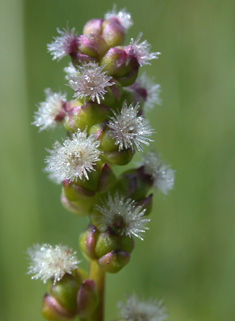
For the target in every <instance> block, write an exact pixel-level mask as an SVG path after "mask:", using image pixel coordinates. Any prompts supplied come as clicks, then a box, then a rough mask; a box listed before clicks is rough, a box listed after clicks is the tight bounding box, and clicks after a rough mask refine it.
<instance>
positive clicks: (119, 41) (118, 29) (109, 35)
mask: <svg viewBox="0 0 235 321" xmlns="http://www.w3.org/2000/svg"><path fill="white" fill-rule="evenodd" d="M102 28H103V32H102V37H103V38H104V40H105V41H106V43H107V45H108V47H109V48H111V47H115V46H121V45H123V43H124V41H125V29H124V28H123V26H122V25H121V24H120V23H119V22H118V21H117V20H115V19H108V20H105V21H104V22H103V24H102Z"/></svg>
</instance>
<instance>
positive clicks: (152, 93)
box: [136, 72, 161, 110]
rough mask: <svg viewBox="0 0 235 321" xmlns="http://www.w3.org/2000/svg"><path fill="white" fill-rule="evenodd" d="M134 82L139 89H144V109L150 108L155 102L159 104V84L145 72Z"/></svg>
mask: <svg viewBox="0 0 235 321" xmlns="http://www.w3.org/2000/svg"><path fill="white" fill-rule="evenodd" d="M136 82H137V85H138V87H139V88H140V89H143V90H145V95H146V96H145V102H144V108H145V110H146V109H152V108H153V107H154V105H155V104H158V105H160V104H161V99H160V98H159V94H160V92H161V86H160V85H159V84H155V83H154V82H153V80H152V79H150V78H149V77H148V76H147V75H146V73H145V72H144V73H143V74H142V75H141V76H140V77H139V78H138V79H137V81H136Z"/></svg>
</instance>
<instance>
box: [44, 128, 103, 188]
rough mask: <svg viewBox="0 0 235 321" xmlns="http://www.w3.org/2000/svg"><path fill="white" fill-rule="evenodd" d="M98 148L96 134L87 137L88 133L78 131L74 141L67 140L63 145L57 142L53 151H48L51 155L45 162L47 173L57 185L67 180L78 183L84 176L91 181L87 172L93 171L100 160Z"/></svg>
mask: <svg viewBox="0 0 235 321" xmlns="http://www.w3.org/2000/svg"><path fill="white" fill-rule="evenodd" d="M98 146H99V141H97V140H96V139H95V135H94V134H91V135H90V136H88V137H87V133H86V131H84V132H81V131H80V130H79V129H78V131H77V132H76V133H74V134H73V135H72V139H69V138H68V139H66V140H65V141H64V142H63V145H61V144H60V143H59V142H58V141H56V142H55V143H54V145H53V150H47V151H48V152H49V153H50V154H51V155H50V156H48V157H47V158H46V160H45V162H46V163H47V164H48V166H47V167H46V168H45V171H46V172H48V173H49V174H50V175H49V177H50V178H51V179H52V180H54V181H55V182H57V183H61V182H62V181H63V180H65V179H68V180H69V181H76V180H77V179H78V178H80V179H82V178H83V176H85V178H86V179H89V177H88V173H87V172H91V171H93V170H94V167H93V166H94V165H95V164H96V162H97V161H98V160H99V158H98V156H99V154H100V151H99V150H98Z"/></svg>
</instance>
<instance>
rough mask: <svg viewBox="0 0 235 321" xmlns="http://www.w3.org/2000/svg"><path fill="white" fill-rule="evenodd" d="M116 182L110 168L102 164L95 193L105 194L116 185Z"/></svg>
mask: <svg viewBox="0 0 235 321" xmlns="http://www.w3.org/2000/svg"><path fill="white" fill-rule="evenodd" d="M116 180H117V179H116V175H115V174H114V172H113V171H112V169H111V167H110V166H109V165H108V164H107V163H105V164H103V165H102V169H101V175H100V181H99V186H98V189H97V192H99V193H104V192H107V191H108V190H109V189H111V188H112V187H113V186H114V185H115V184H116Z"/></svg>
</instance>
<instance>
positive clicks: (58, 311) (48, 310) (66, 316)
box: [42, 293, 75, 321]
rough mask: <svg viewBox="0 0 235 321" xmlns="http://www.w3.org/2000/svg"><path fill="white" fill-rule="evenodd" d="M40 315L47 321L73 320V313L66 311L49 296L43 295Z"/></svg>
mask: <svg viewBox="0 0 235 321" xmlns="http://www.w3.org/2000/svg"><path fill="white" fill-rule="evenodd" d="M42 315H43V317H44V318H46V319H47V320H53V321H68V320H71V319H73V318H74V316H75V312H71V311H68V310H66V309H65V308H64V307H62V305H61V304H60V303H59V302H58V301H57V300H56V299H55V298H54V297H52V296H50V295H49V294H47V293H46V294H45V295H44V297H43V300H42Z"/></svg>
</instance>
